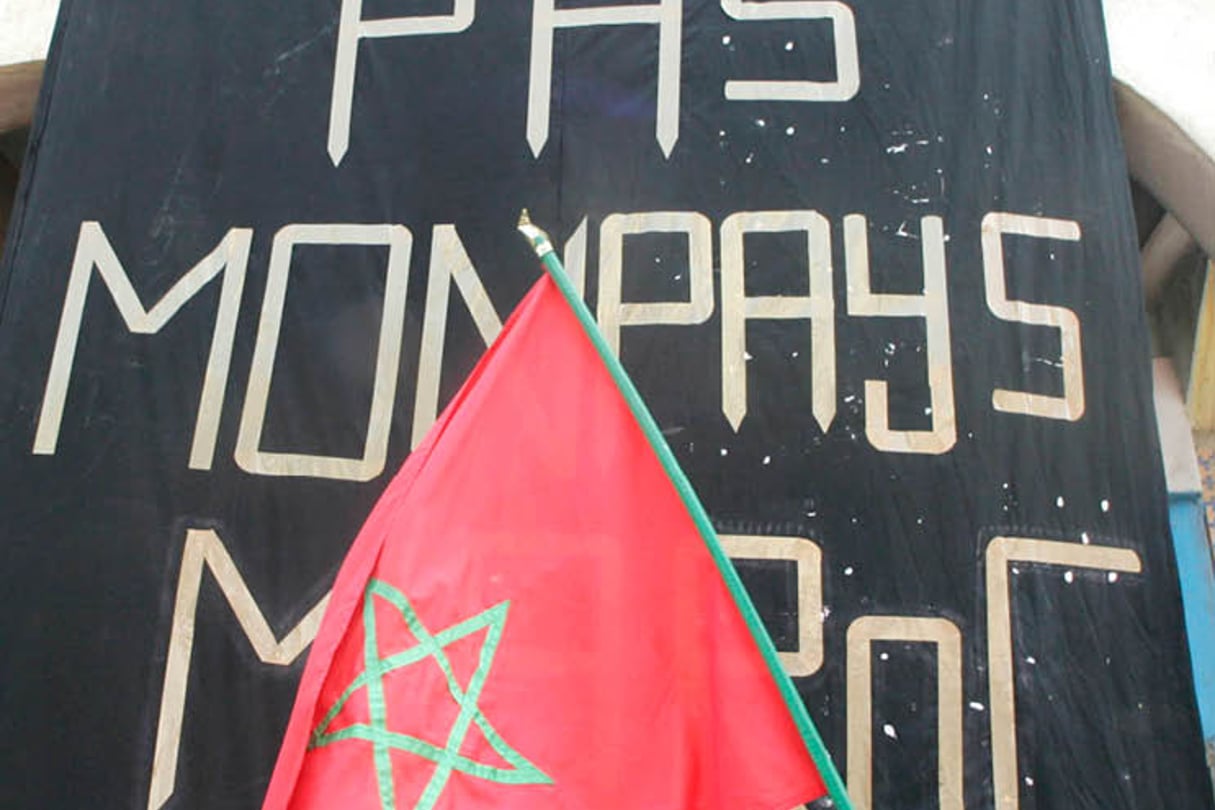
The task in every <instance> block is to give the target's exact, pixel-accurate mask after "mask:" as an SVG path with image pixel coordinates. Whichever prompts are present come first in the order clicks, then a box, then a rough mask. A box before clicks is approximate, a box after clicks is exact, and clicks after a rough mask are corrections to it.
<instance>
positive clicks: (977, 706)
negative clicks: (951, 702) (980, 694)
mask: <svg viewBox="0 0 1215 810" xmlns="http://www.w3.org/2000/svg"><path fill="white" fill-rule="evenodd" d="M970 708H972V709H974V710H975V711H976V712H981V711H984V710H985V709H986V708H987V707H986V706H984V705H983V704H982V703H980V702H979V701H977V700H972V701H970Z"/></svg>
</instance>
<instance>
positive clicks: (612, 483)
mask: <svg viewBox="0 0 1215 810" xmlns="http://www.w3.org/2000/svg"><path fill="white" fill-rule="evenodd" d="M369 577H374V578H376V579H379V580H383V581H386V582H388V583H391V584H392V585H393V586H394V587H395V588H397V589H399V590H400V591H401V592H402V593H403V594H404V595H405V596H406V597H407V598H408V599H409V601H410V602H411V603H412V605H413V606H414V608H415V609H416V611H417V613H418V615H419V617H420V619H421V621H422V622H423V623H424V624H425V625H426V627H427V628H429V630H430V631H431V632H433V633H438V632H439V631H441V630H443V629H445V628H447V627H450V626H452V625H454V624H457V623H459V622H461V621H463V620H465V619H467V618H469V617H471V616H474V615H476V614H478V613H480V612H482V611H484V610H486V609H487V608H490V607H492V606H494V605H496V604H498V603H500V602H503V601H507V600H509V602H510V607H509V616H508V618H507V620H506V624H505V630H504V633H503V635H502V639H501V643H500V645H499V647H498V651H497V655H496V657H495V658H494V660H493V664H492V669H491V671H490V672H489V675H488V678H487V680H486V681H485V687H484V692H483V693H482V695H481V698H480V700H479V702H478V703H479V706H480V709H481V711H482V712H483V713H484V716H485V718H486V719H487V720H488V721H489V723H491V724H492V725H493V727H494V728H495V729H496V730H497V732H498V733H499V734H500V735H501V737H502V739H504V740H505V741H506V742H507V743H508V744H509V745H510V746H512V747H513V748H514V749H515V750H517V751H518V752H519V754H521V755H522V756H523V757H525V758H526V759H527V760H528V761H530V762H531V763H533V764H534V765H535V766H536V767H537V768H539V769H540V770H541V771H543V772H544V774H546V775H547V776H549V777H550V778H551V779H552V784H547V785H511V784H499V783H495V782H491V781H486V780H484V779H479V778H477V777H475V776H472V775H469V774H466V773H461V772H458V771H457V772H454V773H453V774H452V775H451V777H450V779H449V780H448V781H447V783H446V785H445V787H444V789H443V791H442V793H441V795H440V796H439V799H438V801H437V803H436V804H435V805H434V807H435V808H437V810H457V809H458V810H480V808H487V809H488V808H495V809H496V810H511V809H513V808H518V809H519V810H523V809H524V808H526V810H544V809H545V808H591V809H594V810H599V808H602V809H603V810H609V809H610V810H619V809H620V808H628V809H629V810H634V809H636V810H640V809H641V808H645V809H646V810H692V809H693V808H696V809H698V810H700V809H703V810H708V809H709V808H720V810H790V808H792V807H794V806H795V805H800V804H802V803H804V802H807V801H810V800H813V799H815V798H818V797H820V796H823V795H825V793H826V790H825V788H824V787H823V783H822V781H821V779H820V777H819V775H818V772H817V769H816V768H815V766H814V763H813V760H812V759H811V757H810V755H809V753H808V752H807V750H806V748H805V745H804V743H803V742H802V740H801V738H800V736H799V734H798V732H797V729H796V727H795V726H794V723H793V719H792V717H791V715H790V713H789V711H788V709H787V707H786V706H785V705H784V703H783V701H782V698H781V696H780V694H779V692H778V689H777V686H776V683H775V681H774V680H773V678H772V677H771V675H770V673H769V672H768V670H767V668H766V666H765V664H764V661H763V659H762V657H761V655H760V652H759V649H758V647H757V645H756V644H755V641H754V639H753V638H752V636H751V634H750V631H749V629H748V628H747V626H746V625H745V623H744V621H743V619H742V616H741V614H740V613H739V610H738V608H737V607H736V606H735V604H734V601H733V599H732V597H731V595H730V593H729V591H728V590H727V588H726V585H725V583H724V581H723V580H722V577H721V575H720V574H719V572H718V571H717V569H716V566H715V564H714V562H713V560H712V558H711V557H710V554H709V552H708V549H707V548H706V547H705V545H704V541H703V540H702V539H701V537H700V535H699V534H698V532H697V530H696V528H695V526H694V524H693V522H692V519H691V517H690V516H689V514H688V512H687V511H686V510H685V508H684V507H683V505H682V503H681V502H680V500H679V497H678V495H677V494H676V492H675V489H674V487H673V485H672V484H671V482H670V480H669V479H668V477H667V475H666V473H665V472H664V470H663V469H662V467H661V465H660V463H659V461H658V458H657V456H656V455H655V454H654V452H653V450H652V449H651V448H650V446H649V444H648V442H647V440H646V438H645V436H644V435H643V433H642V431H641V429H640V428H639V427H638V425H637V423H636V422H635V420H634V419H633V417H632V415H631V414H630V412H629V410H628V406H627V405H626V403H625V401H624V399H623V398H622V396H621V395H620V393H619V392H618V390H617V388H616V386H615V384H614V382H613V381H612V379H611V377H610V375H609V372H608V370H607V369H606V367H605V366H604V364H603V363H602V361H601V360H600V358H599V357H598V356H597V354H596V352H595V349H594V347H593V346H592V344H591V342H590V341H589V339H588V338H587V337H586V335H585V334H584V332H583V331H582V328H581V326H580V325H579V323H578V322H577V320H576V318H575V315H574V313H573V312H572V310H571V309H570V308H569V306H568V305H567V304H566V302H565V301H564V300H563V299H562V297H561V294H560V292H559V291H558V290H557V289H556V287H555V286H554V285H553V284H552V282H551V281H550V280H549V279H547V278H545V279H542V280H541V281H540V282H539V283H537V285H536V286H535V288H533V290H532V291H531V292H530V293H529V294H528V296H527V297H526V298H525V299H524V301H523V302H522V303H521V304H520V306H519V308H518V309H517V310H516V312H515V314H514V315H513V316H512V318H511V320H510V322H508V324H507V325H506V328H505V329H504V330H503V332H502V335H501V336H500V337H499V339H498V341H497V342H496V343H495V344H494V345H493V347H492V348H491V349H490V350H489V352H488V353H487V354H486V356H485V357H484V358H483V360H482V361H481V363H480V364H479V365H478V366H477V368H476V370H475V371H474V372H473V374H472V376H471V378H470V379H469V381H468V382H467V383H466V384H465V386H464V388H463V389H462V390H461V391H460V393H459V395H458V396H457V397H456V399H455V401H454V402H453V403H452V404H451V405H450V406H449V407H448V409H447V410H446V411H445V412H444V414H443V416H442V418H441V419H440V420H439V422H438V423H437V424H436V425H435V427H434V429H433V430H432V431H431V433H430V435H429V436H428V438H427V440H426V441H425V442H424V443H423V445H422V446H420V447H419V448H418V449H417V450H416V451H415V452H414V453H413V454H412V455H411V456H410V458H409V460H408V461H407V462H406V464H405V466H404V467H403V468H402V470H401V472H400V473H399V474H398V475H397V477H396V478H395V480H393V482H392V483H391V484H390V486H389V487H388V489H387V491H386V492H385V493H384V496H383V497H382V498H381V500H380V502H379V503H378V504H377V506H376V507H375V509H374V510H373V511H372V513H371V516H370V518H369V519H368V520H367V523H366V525H365V526H364V527H363V530H362V531H361V532H360V534H359V536H358V538H357V539H356V541H355V543H354V545H353V547H352V549H351V551H350V554H349V556H348V558H347V560H346V562H345V564H344V565H343V567H342V570H341V572H340V574H339V575H338V580H337V584H336V586H335V588H334V594H333V598H332V602H331V604H330V606H329V608H328V612H327V613H326V616H325V619H324V621H323V623H322V627H321V630H320V634H319V636H318V637H317V639H316V641H315V643H314V645H313V650H312V653H311V655H310V657H309V660H308V664H307V667H306V669H305V672H304V676H303V680H302V682H301V685H300V690H299V694H298V697H297V699H296V704H295V709H294V711H293V713H292V716H291V721H290V724H289V726H288V729H287V734H286V738H285V741H284V743H283V748H282V751H281V752H280V755H279V760H278V764H277V766H276V768H275V771H274V776H273V779H272V781H271V785H270V790H269V792H268V794H267V796H266V800H265V805H264V807H265V810H285V809H286V808H292V810H304V808H343V809H345V808H379V807H381V800H380V795H379V793H378V790H377V782H376V771H375V763H374V756H373V752H372V745H371V744H370V743H369V742H366V741H363V740H343V741H340V742H336V743H332V744H330V745H328V746H326V747H324V748H316V749H312V750H308V749H307V745H308V741H309V735H310V734H311V733H312V731H313V730H314V729H315V728H316V727H317V724H318V723H319V722H320V721H321V719H322V718H323V717H324V715H325V713H326V711H327V710H328V709H329V707H330V706H332V705H333V703H334V701H335V700H336V699H337V698H338V696H339V695H340V694H341V693H342V690H343V689H344V688H345V687H346V686H347V685H348V684H349V683H350V682H351V681H352V680H353V679H354V678H355V677H357V676H358V674H359V673H361V672H362V671H363V668H364V662H363V657H362V656H363V616H362V614H363V599H364V589H365V587H366V585H367V582H368V579H369ZM376 618H377V626H378V628H379V630H378V632H379V646H380V649H381V655H383V656H388V655H391V654H393V653H394V652H397V651H399V650H402V649H405V648H407V647H409V646H411V645H412V644H413V643H414V639H413V636H412V635H411V634H410V633H409V631H408V630H407V629H406V628H405V625H404V622H403V621H402V620H401V617H400V615H399V614H398V613H395V612H394V611H393V610H392V609H391V607H390V606H388V605H386V604H377V608H376ZM484 637H485V633H484V631H482V632H478V633H475V634H473V635H472V636H470V637H469V638H465V639H463V640H462V641H461V642H458V643H455V644H453V645H452V646H451V648H450V649H449V650H448V651H447V652H448V654H449V655H450V657H451V661H452V667H453V669H454V670H455V672H456V675H457V679H458V680H459V682H460V683H461V684H462V685H464V686H466V685H467V683H468V679H469V677H470V674H471V672H472V671H473V669H474V668H475V666H476V656H477V654H478V652H477V651H478V649H479V646H480V644H481V643H482V642H483V640H484ZM385 700H386V703H387V704H388V707H389V709H388V712H389V716H388V721H389V722H388V725H389V727H390V730H392V731H396V732H399V733H402V734H409V735H412V736H415V737H419V738H422V739H425V740H428V741H430V742H433V743H434V744H436V745H438V746H440V747H441V746H442V745H443V744H444V743H445V741H446V739H447V733H448V730H449V729H450V727H451V723H452V720H453V718H454V717H455V715H456V711H457V709H456V705H455V703H454V701H453V699H452V697H451V696H450V694H448V692H447V689H446V686H445V684H444V681H443V678H442V676H441V674H440V673H439V671H438V668H437V666H436V665H435V664H434V662H433V661H429V662H423V663H421V664H418V665H414V666H411V667H409V668H407V669H402V670H400V671H398V672H396V673H393V674H390V675H389V676H387V677H386V679H385ZM366 716H367V697H366V690H365V689H364V690H360V692H359V693H358V694H357V695H356V696H355V697H353V698H352V699H351V700H350V702H349V704H348V705H347V708H346V709H345V710H343V712H342V716H341V717H339V718H338V719H337V720H336V721H335V722H334V723H333V725H332V728H333V729H337V728H340V727H342V726H343V725H349V724H350V723H356V722H366ZM460 753H462V754H464V755H465V756H468V757H470V758H473V759H475V760H477V761H481V762H484V763H485V764H487V765H494V766H499V767H501V766H502V761H501V760H500V759H499V758H498V757H497V756H496V754H495V753H494V752H493V751H492V750H491V749H490V748H489V746H488V745H486V744H485V741H484V738H483V737H482V735H481V733H480V732H479V731H478V730H477V728H476V727H475V726H474V727H473V728H472V730H471V732H470V733H469V735H468V738H467V740H466V742H465V744H464V746H463V747H462V748H461V750H460ZM391 763H392V772H393V776H394V791H395V804H396V807H397V808H398V810H409V808H413V807H414V806H415V804H416V803H417V801H418V798H419V796H420V794H421V791H422V789H423V787H424V786H425V784H426V782H427V780H428V779H429V778H430V776H431V774H433V773H434V770H435V768H436V765H435V763H433V762H430V761H428V760H426V759H424V758H422V757H419V756H416V755H414V754H411V753H408V752H404V751H393V752H392V753H391Z"/></svg>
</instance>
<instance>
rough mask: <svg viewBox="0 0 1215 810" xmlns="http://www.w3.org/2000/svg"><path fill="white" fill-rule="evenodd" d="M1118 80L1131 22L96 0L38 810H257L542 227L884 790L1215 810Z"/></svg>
mask: <svg viewBox="0 0 1215 810" xmlns="http://www.w3.org/2000/svg"><path fill="white" fill-rule="evenodd" d="M1109 82H1110V78H1109V65H1108V57H1107V54H1106V47H1105V42H1104V36H1103V24H1102V20H1101V10H1100V3H1099V2H1098V0H1022V1H1021V2H1016V3H1008V2H997V1H996V0H982V1H981V2H970V3H963V2H958V1H957V0H926V2H920V3H912V4H908V3H903V4H897V3H896V4H892V3H880V2H875V1H874V0H849V2H847V3H844V2H830V1H827V0H800V1H798V2H788V1H783V2H782V1H778V0H768V2H758V1H757V0H720V2H710V1H709V0H684V2H681V1H680V0H659V1H658V2H650V3H640V2H638V3H626V2H623V0H617V1H616V2H614V3H612V4H609V3H605V2H587V1H586V0H563V1H562V2H561V3H559V4H554V2H553V0H529V1H528V2H500V3H488V2H481V3H477V2H475V0H428V1H427V2H410V3H402V2H384V0H366V1H365V2H360V0H324V1H323V2H313V0H307V1H306V2H305V1H304V0H299V1H298V2H293V3H290V4H287V5H283V4H275V5H270V4H265V3H255V2H247V1H246V2H236V0H215V1H214V2H210V3H205V4H197V3H194V4H190V3H186V4H182V3H153V2H147V1H146V0H126V1H125V2H118V3H115V2H97V0H67V2H65V3H64V6H63V10H62V12H61V19H60V24H59V30H58V34H57V38H56V43H55V45H54V48H53V54H52V59H51V62H50V64H49V67H48V71H47V78H46V84H45V87H44V90H43V97H42V102H41V108H40V114H39V119H38V121H37V123H36V125H35V128H34V132H33V137H32V140H31V145H30V153H29V156H28V159H27V162H26V177H25V179H24V181H23V183H24V185H23V190H22V192H21V200H20V207H19V211H18V213H17V214H16V216H15V217H14V221H13V224H12V227H11V232H10V235H9V241H8V246H7V253H6V256H5V260H4V265H3V271H2V273H0V285H3V286H0V306H2V309H0V424H3V426H4V427H3V431H2V435H3V440H2V441H0V482H2V484H3V489H2V491H3V496H2V497H0V540H2V542H3V564H2V565H0V581H2V583H3V592H4V593H5V594H6V599H7V601H8V606H7V609H6V610H5V611H4V612H3V616H2V617H0V651H2V652H0V662H2V663H0V718H3V719H2V720H0V723H2V727H3V729H4V732H5V733H4V737H5V740H6V744H5V745H4V746H3V748H2V749H0V804H2V805H3V806H5V807H29V808H35V807H69V806H75V805H83V804H87V805H88V806H90V807H98V808H111V807H112V808H119V807H122V808H128V807H138V808H151V809H152V810H159V808H161V807H166V808H195V807H197V808H208V810H217V809H218V808H256V807H258V806H259V803H260V801H261V797H262V793H263V791H264V789H265V785H266V783H267V780H268V778H269V773H270V769H271V767H272V765H273V760H274V756H275V753H276V751H277V746H278V743H279V739H280V735H281V733H282V731H283V728H284V724H285V722H286V717H287V712H288V710H289V707H290V704H291V701H292V698H293V693H294V688H295V684H296V681H297V679H298V677H299V672H300V670H301V668H302V664H303V660H304V657H305V655H306V651H307V646H308V644H309V642H310V641H311V639H312V637H313V635H314V634H315V632H316V627H317V623H318V621H319V617H320V614H321V611H322V610H323V599H324V597H325V594H326V592H327V590H328V588H329V587H330V585H331V583H332V580H333V576H334V574H335V572H336V570H337V566H338V565H339V563H340V561H341V559H342V556H343V554H344V552H345V549H346V547H347V545H348V543H349V542H350V540H351V539H352V538H353V536H354V534H355V532H356V531H357V529H358V527H359V526H360V524H361V521H362V519H363V518H364V516H365V515H366V514H367V512H368V511H369V510H370V507H371V505H372V504H373V503H374V502H375V500H376V497H377V495H378V493H379V492H380V491H381V490H382V488H383V487H384V485H385V484H386V482H387V480H388V477H389V476H390V475H391V473H392V472H393V471H394V470H395V469H396V468H397V467H398V466H399V465H400V463H401V461H402V460H403V459H404V458H405V456H406V455H407V454H408V452H409V449H410V447H411V445H412V444H414V443H416V442H417V441H419V440H420V439H421V437H422V436H423V435H424V433H425V431H426V429H427V428H428V427H429V425H430V424H431V423H432V422H433V420H434V418H435V415H436V413H437V412H438V410H439V409H440V408H441V407H442V405H443V404H444V403H445V402H446V401H447V400H448V399H449V398H450V397H451V395H452V394H453V393H454V391H455V390H456V389H457V387H458V386H459V385H460V383H461V381H462V379H463V377H464V375H465V374H466V373H467V372H468V371H469V370H470V369H471V367H472V365H473V363H474V362H475V361H476V359H477V358H478V357H479V356H480V354H481V352H482V351H483V350H484V347H485V345H486V343H487V342H488V341H491V340H492V339H493V337H494V335H495V334H496V333H497V331H498V330H499V328H500V325H501V322H502V321H503V320H504V319H505V318H506V316H507V315H508V314H509V312H510V311H511V309H512V307H513V306H514V304H515V303H516V302H517V301H518V300H519V299H520V298H521V297H522V295H523V293H524V291H525V290H526V289H527V288H528V287H529V286H530V285H531V283H532V282H533V281H534V280H535V278H536V277H537V276H538V275H539V273H540V269H539V267H538V266H537V264H536V262H535V260H534V257H533V256H531V255H530V254H529V251H528V247H527V245H526V244H525V243H524V242H523V241H522V240H521V239H520V238H519V237H518V236H517V234H515V232H514V225H515V220H516V218H517V216H518V212H519V209H520V208H521V207H523V206H528V207H530V209H531V211H532V215H533V218H534V219H535V220H536V221H537V222H539V223H540V224H542V225H544V226H545V227H547V228H548V229H549V230H550V231H551V232H552V234H553V236H554V238H555V239H556V241H557V242H558V244H559V245H560V246H561V249H562V251H563V255H564V260H565V263H566V265H567V267H568V268H569V269H570V270H571V272H572V273H573V274H574V275H575V277H576V278H577V279H579V280H580V283H582V284H583V285H584V289H585V291H586V297H587V299H588V301H589V302H591V304H592V309H593V310H594V311H596V313H597V316H598V319H599V321H600V324H601V328H602V329H603V331H604V333H605V334H606V336H607V339H608V340H609V341H610V342H611V343H612V345H613V346H616V347H618V350H619V351H620V353H621V357H622V359H623V361H624V364H625V366H626V367H627V368H628V369H629V371H630V372H631V373H632V374H633V376H634V378H635V380H636V382H637V384H638V387H639V388H640V390H641V392H642V394H643V395H644V396H645V398H646V400H647V401H648V403H649V404H650V407H651V409H652V410H653V412H654V414H655V416H656V418H657V419H658V421H659V423H660V424H661V425H662V427H663V429H664V432H665V434H666V436H667V439H668V441H669V442H670V443H671V446H672V448H673V450H674V452H675V454H676V456H677V457H678V459H679V460H680V462H681V464H682V465H683V466H684V468H685V469H686V471H687V472H688V474H689V476H690V478H691V480H692V482H693V483H694V485H695V486H696V487H697V489H698V491H699V493H700V495H701V497H702V499H703V500H704V501H705V503H706V505H707V507H708V510H709V512H710V514H711V515H712V516H713V518H714V520H715V521H716V523H717V525H718V528H719V530H720V532H721V534H722V535H723V540H724V542H725V544H726V546H727V550H728V551H729V552H730V553H731V555H732V556H733V557H735V558H736V559H737V560H738V565H739V568H740V570H741V572H742V574H743V577H744V580H745V581H746V583H747V585H748V587H749V589H750V590H751V591H752V593H753V595H754V597H755V600H756V603H757V605H758V607H759V608H760V611H761V613H762V614H763V616H764V618H765V621H766V622H767V624H768V627H769V629H770V630H771V631H772V633H773V635H774V637H775V639H776V642H777V646H778V648H779V649H780V650H781V651H782V653H783V657H784V659H785V663H786V665H787V667H788V669H789V671H790V673H791V674H792V675H793V676H794V677H795V679H796V683H797V685H798V687H799V689H800V690H801V693H802V695H803V697H804V698H805V700H806V703H807V706H808V707H809V709H810V712H811V714H812V715H813V717H814V719H815V721H816V723H817V724H818V726H819V728H820V730H821V731H822V732H823V735H824V737H825V739H826V741H827V744H828V746H829V748H830V749H831V751H832V753H833V755H834V757H835V759H836V761H837V763H838V764H839V765H840V767H841V770H842V771H843V772H844V773H845V775H846V781H847V782H848V784H849V787H850V792H851V793H852V795H853V798H854V800H855V802H856V805H857V807H858V808H870V807H874V808H876V807H883V808H907V809H910V808H921V807H924V808H941V809H942V810H957V809H958V808H963V807H965V808H996V810H1018V809H1019V808H1024V810H1030V808H1061V809H1063V808H1065V809H1066V810H1083V809H1084V808H1092V809H1093V810H1096V809H1097V808H1100V809H1101V810H1111V809H1112V808H1145V807H1178V808H1203V807H1211V806H1212V805H1211V798H1210V793H1211V788H1210V779H1209V776H1208V774H1207V772H1206V769H1205V767H1204V762H1203V753H1202V745H1201V740H1200V735H1199V731H1198V722H1197V717H1196V710H1195V706H1194V699H1193V691H1192V689H1193V687H1192V685H1191V681H1190V671H1189V664H1188V658H1187V647H1186V639H1185V633H1184V628H1183V625H1182V617H1181V605H1180V595H1179V589H1178V582H1177V572H1176V567H1175V562H1174V560H1173V557H1172V551H1171V545H1170V542H1169V535H1168V526H1167V522H1166V506H1165V499H1164V487H1163V479H1162V475H1161V471H1160V462H1159V450H1158V447H1157V443H1156V435H1155V427H1154V418H1153V413H1152V405H1151V396H1150V384H1151V381H1150V376H1149V367H1148V338H1147V328H1146V323H1145V318H1144V315H1143V304H1142V300H1141V295H1140V286H1139V279H1138V269H1137V252H1136V246H1135V241H1134V228H1133V223H1132V220H1131V209H1130V203H1129V195H1128V189H1127V181H1126V174H1125V167H1124V165H1123V160H1122V156H1121V151H1120V145H1119V141H1118V132H1117V129H1116V124H1115V120H1114V114H1113V110H1112V104H1111V97H1110V92H1109ZM537 496H538V497H543V493H537ZM657 618H658V619H660V618H661V617H657ZM720 699H721V700H723V701H728V700H730V696H729V695H722V696H721V698H720Z"/></svg>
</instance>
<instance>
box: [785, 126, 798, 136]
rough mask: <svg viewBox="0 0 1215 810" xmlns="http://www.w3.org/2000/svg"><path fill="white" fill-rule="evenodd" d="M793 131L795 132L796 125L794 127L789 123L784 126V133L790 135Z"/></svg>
mask: <svg viewBox="0 0 1215 810" xmlns="http://www.w3.org/2000/svg"><path fill="white" fill-rule="evenodd" d="M794 132H797V127H795V126H793V125H789V126H787V127H785V134H786V135H792V134H793V133H794Z"/></svg>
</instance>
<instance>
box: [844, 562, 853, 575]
mask: <svg viewBox="0 0 1215 810" xmlns="http://www.w3.org/2000/svg"><path fill="white" fill-rule="evenodd" d="M844 576H846V577H850V576H852V566H851V565H850V566H848V567H847V568H845V569H844Z"/></svg>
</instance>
